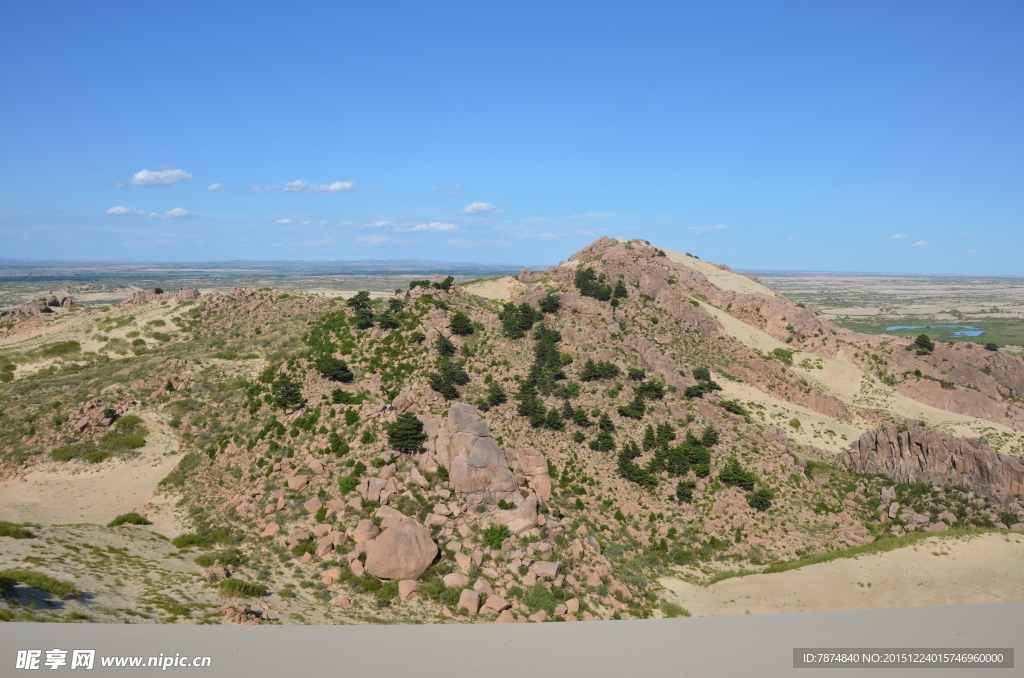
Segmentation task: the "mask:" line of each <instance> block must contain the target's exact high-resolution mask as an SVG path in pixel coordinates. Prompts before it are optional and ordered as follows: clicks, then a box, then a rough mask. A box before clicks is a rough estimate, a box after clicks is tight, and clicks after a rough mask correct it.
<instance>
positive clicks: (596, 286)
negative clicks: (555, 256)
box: [573, 268, 612, 301]
mask: <svg viewBox="0 0 1024 678" xmlns="http://www.w3.org/2000/svg"><path fill="white" fill-rule="evenodd" d="M573 283H574V284H575V285H576V289H578V290H579V291H580V294H582V295H583V296H585V297H592V298H594V299H597V300H598V301H609V300H610V299H611V298H612V286H611V285H609V284H608V283H607V282H605V275H604V273H601V274H600V275H598V273H597V272H596V271H595V270H594V269H592V268H580V269H577V270H576V275H575V277H574V278H573Z"/></svg>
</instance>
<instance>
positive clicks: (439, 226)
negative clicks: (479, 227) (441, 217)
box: [395, 221, 456, 232]
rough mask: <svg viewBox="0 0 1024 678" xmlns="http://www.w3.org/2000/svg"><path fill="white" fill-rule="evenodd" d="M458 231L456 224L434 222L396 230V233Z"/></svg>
mask: <svg viewBox="0 0 1024 678" xmlns="http://www.w3.org/2000/svg"><path fill="white" fill-rule="evenodd" d="M455 229H456V226H455V224H447V223H442V222H440V221H432V222H430V223H429V224H416V225H415V226H410V227H409V228H396V229H395V230H396V231H410V232H411V231H454V230H455Z"/></svg>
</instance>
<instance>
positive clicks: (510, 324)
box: [498, 301, 544, 339]
mask: <svg viewBox="0 0 1024 678" xmlns="http://www.w3.org/2000/svg"><path fill="white" fill-rule="evenodd" d="M498 317H499V318H501V330H502V332H504V333H505V336H506V337H508V338H509V339H522V338H523V337H525V336H526V333H527V332H529V331H530V330H532V329H533V326H534V325H535V324H537V323H538V322H540V321H541V320H542V319H543V318H544V314H543V313H541V312H540V311H538V310H536V309H535V308H534V307H533V306H530V305H529V304H527V303H522V304H519V305H518V306H516V305H515V304H513V303H512V302H511V301H507V302H505V305H504V306H502V307H501V312H500V313H498Z"/></svg>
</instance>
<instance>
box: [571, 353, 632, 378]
mask: <svg viewBox="0 0 1024 678" xmlns="http://www.w3.org/2000/svg"><path fill="white" fill-rule="evenodd" d="M621 373H622V371H621V370H620V369H619V368H618V366H617V365H615V364H614V363H609V362H605V361H604V360H598V361H596V362H595V361H594V360H592V359H590V358H588V359H587V362H585V363H584V364H583V369H582V370H581V371H580V379H581V380H582V381H597V380H598V379H614V378H615V377H617V376H619V374H621Z"/></svg>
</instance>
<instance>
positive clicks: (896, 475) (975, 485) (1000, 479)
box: [845, 419, 1024, 508]
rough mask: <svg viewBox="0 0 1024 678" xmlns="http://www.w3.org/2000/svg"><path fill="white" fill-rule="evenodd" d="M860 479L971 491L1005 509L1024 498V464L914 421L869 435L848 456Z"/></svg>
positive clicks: (889, 425)
mask: <svg viewBox="0 0 1024 678" xmlns="http://www.w3.org/2000/svg"><path fill="white" fill-rule="evenodd" d="M845 457H846V458H845V461H846V462H847V463H848V464H849V465H850V467H851V468H852V469H853V470H855V471H858V472H861V473H884V474H886V475H888V476H890V477H892V479H893V480H896V481H897V482H904V483H915V482H926V483H933V484H935V485H944V484H947V483H948V484H950V485H958V486H961V487H968V488H970V489H972V490H974V491H975V492H978V493H979V494H984V495H986V496H988V497H991V498H993V499H995V500H996V501H997V502H999V503H1000V504H1001V505H1002V506H1003V507H1004V508H1008V507H1009V505H1010V504H1011V503H1012V502H1013V496H1012V495H1021V494H1024V462H1021V460H1020V459H1017V458H1016V457H1007V456H1005V455H1002V454H999V453H998V452H993V451H992V450H990V449H988V447H987V446H986V445H985V442H984V441H983V440H981V439H978V438H955V437H953V436H950V435H946V434H945V433H943V432H942V431H938V430H936V429H932V428H928V427H926V426H920V425H918V424H917V422H914V421H912V420H910V419H903V420H897V421H893V422H889V423H887V424H885V425H883V426H880V427H879V428H877V429H875V430H874V431H868V432H867V433H865V434H864V435H862V436H861V437H860V440H857V441H856V442H854V443H853V445H852V446H851V448H850V451H849V452H847V453H846V455H845Z"/></svg>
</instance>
